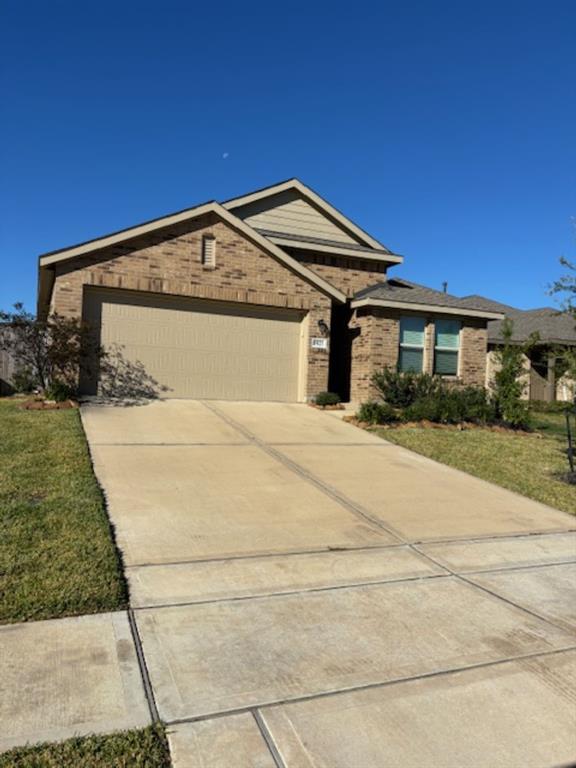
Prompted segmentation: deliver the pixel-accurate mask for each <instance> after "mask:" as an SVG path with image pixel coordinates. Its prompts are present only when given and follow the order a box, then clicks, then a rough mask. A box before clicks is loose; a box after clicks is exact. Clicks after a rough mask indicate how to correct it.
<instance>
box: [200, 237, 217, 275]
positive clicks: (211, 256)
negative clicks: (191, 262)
mask: <svg viewBox="0 0 576 768" xmlns="http://www.w3.org/2000/svg"><path fill="white" fill-rule="evenodd" d="M202 266H204V267H206V268H207V269H214V267H215V266H216V239H215V238H214V237H212V236H211V235H206V236H205V237H203V238H202Z"/></svg>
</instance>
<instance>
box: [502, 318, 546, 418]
mask: <svg viewBox="0 0 576 768" xmlns="http://www.w3.org/2000/svg"><path fill="white" fill-rule="evenodd" d="M513 331H514V325H513V323H512V321H511V320H510V318H506V319H505V320H504V322H503V323H502V341H503V343H502V344H501V345H500V346H499V347H498V348H497V349H496V352H495V357H496V373H495V374H494V382H493V383H492V398H493V405H494V408H495V411H496V417H497V418H498V419H500V420H501V421H503V422H505V423H506V424H509V425H510V426H511V427H516V428H519V429H521V428H524V427H526V426H528V424H529V410H528V404H527V403H526V402H525V401H523V400H522V392H523V389H524V385H523V383H522V381H521V377H522V375H523V374H524V372H525V371H524V355H525V354H526V353H527V352H528V351H529V350H530V349H531V347H532V346H534V344H535V343H536V341H537V336H532V337H531V338H530V340H529V341H528V342H527V343H525V344H513V343H512V334H513Z"/></svg>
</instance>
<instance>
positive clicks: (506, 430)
mask: <svg viewBox="0 0 576 768" xmlns="http://www.w3.org/2000/svg"><path fill="white" fill-rule="evenodd" d="M344 421H347V422H348V423H349V424H354V426H356V427H360V429H368V430H370V429H444V430H448V431H450V432H467V431H469V430H473V429H476V430H477V429H481V430H484V431H485V432H499V433H501V434H504V435H525V436H526V437H542V435H541V434H540V433H539V432H530V431H529V430H524V429H510V427H503V426H501V425H499V424H491V425H490V424H471V423H470V422H463V423H462V424H438V423H437V422H435V421H426V420H423V421H403V422H394V423H392V424H369V423H368V422H366V421H358V419H357V418H356V417H355V416H344Z"/></svg>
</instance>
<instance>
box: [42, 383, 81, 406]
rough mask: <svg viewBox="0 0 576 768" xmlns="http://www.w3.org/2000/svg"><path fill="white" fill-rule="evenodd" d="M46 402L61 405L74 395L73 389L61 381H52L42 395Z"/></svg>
mask: <svg viewBox="0 0 576 768" xmlns="http://www.w3.org/2000/svg"><path fill="white" fill-rule="evenodd" d="M44 394H45V395H46V399H47V400H55V401H56V402H57V403H63V402H64V401H65V400H70V399H71V398H73V397H74V396H75V395H76V391H75V389H73V388H72V387H71V386H70V385H69V384H65V383H64V382H63V381H53V382H52V383H51V384H50V386H49V387H48V388H47V389H46V392H45V393H44Z"/></svg>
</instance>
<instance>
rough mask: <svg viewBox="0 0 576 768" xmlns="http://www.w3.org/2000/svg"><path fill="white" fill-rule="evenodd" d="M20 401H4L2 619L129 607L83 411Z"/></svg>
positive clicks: (0, 414) (0, 448) (0, 435)
mask: <svg viewBox="0 0 576 768" xmlns="http://www.w3.org/2000/svg"><path fill="white" fill-rule="evenodd" d="M20 402H21V401H20V400H18V399H15V398H14V399H13V398H10V399H0V531H1V535H0V622H16V621H27V620H30V619H48V618H54V617H58V616H71V615H76V614H82V613H96V612H98V611H108V610H116V609H118V608H123V607H125V606H126V604H127V590H126V584H125V582H124V578H123V576H122V570H121V564H120V562H119V557H118V554H117V551H116V548H115V546H114V543H113V540H112V536H111V531H110V527H109V523H108V518H107V516H106V513H105V510H104V504H103V499H102V494H101V492H100V489H99V487H98V485H97V482H96V479H95V477H94V473H93V472H92V466H91V463H90V458H89V455H88V449H87V446H86V440H85V438H84V433H83V431H82V426H81V423H80V416H79V413H78V411H77V410H61V411H23V410H20V409H19V408H18V405H19V403H20Z"/></svg>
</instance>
